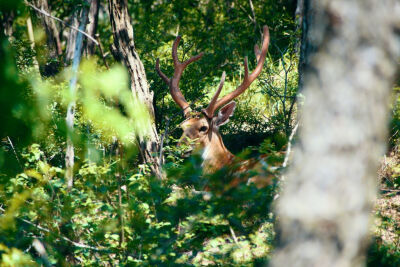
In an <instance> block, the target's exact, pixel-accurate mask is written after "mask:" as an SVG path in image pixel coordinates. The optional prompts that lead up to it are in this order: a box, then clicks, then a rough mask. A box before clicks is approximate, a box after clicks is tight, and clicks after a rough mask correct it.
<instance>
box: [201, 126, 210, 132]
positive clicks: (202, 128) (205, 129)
mask: <svg viewBox="0 0 400 267" xmlns="http://www.w3.org/2000/svg"><path fill="white" fill-rule="evenodd" d="M207 129H208V128H207V126H201V127H200V130H199V131H200V132H205V131H207Z"/></svg>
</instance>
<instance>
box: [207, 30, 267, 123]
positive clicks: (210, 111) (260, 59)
mask: <svg viewBox="0 0 400 267" xmlns="http://www.w3.org/2000/svg"><path fill="white" fill-rule="evenodd" d="M263 35H264V38H263V44H262V48H261V51H260V48H259V47H258V45H255V46H254V53H255V54H256V59H257V66H256V68H255V69H254V71H253V72H252V73H251V74H250V75H249V67H248V64H247V57H245V59H244V78H243V82H242V83H241V84H240V85H239V86H238V87H237V88H236V89H235V91H233V92H230V93H229V94H227V95H226V96H224V97H222V98H221V99H219V100H218V101H217V99H218V96H219V94H220V93H221V89H222V85H223V80H224V79H225V73H224V74H223V75H222V78H221V83H220V88H218V90H217V92H216V93H215V95H214V96H213V98H212V100H211V102H210V104H209V105H208V107H207V108H206V109H203V113H204V114H205V115H206V116H207V117H208V118H210V119H211V118H212V117H213V116H214V113H215V111H216V110H217V109H219V108H220V107H222V106H223V105H225V104H227V103H228V102H230V101H231V100H233V99H234V98H236V97H238V96H239V95H240V94H242V93H243V92H244V91H245V90H246V89H247V88H248V87H249V86H250V84H251V83H252V82H253V81H254V80H255V79H256V78H257V76H258V75H260V73H261V70H262V68H263V65H264V62H265V58H266V56H267V51H268V45H269V29H268V26H266V25H265V26H264V29H263Z"/></svg>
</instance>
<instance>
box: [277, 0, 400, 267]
mask: <svg viewBox="0 0 400 267" xmlns="http://www.w3.org/2000/svg"><path fill="white" fill-rule="evenodd" d="M303 24H305V25H306V29H305V30H306V31H305V32H304V34H305V38H304V39H303V40H305V42H306V43H305V44H303V47H302V49H303V51H302V52H303V53H304V54H303V55H304V70H305V74H304V75H305V76H304V90H303V93H304V95H305V104H304V108H303V110H302V116H301V124H302V125H301V128H300V135H299V141H298V143H297V145H296V146H295V150H294V160H293V165H292V166H291V167H290V168H289V171H288V174H287V180H286V184H284V186H283V192H282V195H281V197H280V199H279V200H278V202H277V206H276V210H277V217H278V218H279V223H280V224H279V227H278V231H277V233H278V239H279V241H278V247H277V250H276V252H275V254H274V256H273V259H272V262H271V263H272V266H363V265H364V259H365V258H364V252H365V249H366V247H367V245H368V232H369V230H370V225H369V223H370V221H371V218H370V217H371V215H372V209H371V208H372V202H373V200H374V198H375V195H376V181H377V173H376V171H377V168H378V164H379V159H380V157H381V156H382V154H383V153H384V152H385V143H386V137H387V136H386V134H387V126H388V123H387V122H388V107H389V105H388V101H389V96H390V92H391V87H392V83H393V81H394V78H395V74H396V68H397V67H398V61H397V59H398V57H399V54H400V49H399V47H400V38H399V37H400V36H399V33H400V2H398V1H397V0H381V1H375V0H320V1H317V0H305V18H304V21H303Z"/></svg>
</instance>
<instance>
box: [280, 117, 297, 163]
mask: <svg viewBox="0 0 400 267" xmlns="http://www.w3.org/2000/svg"><path fill="white" fill-rule="evenodd" d="M298 127H299V123H298V122H297V124H296V126H294V128H293V131H292V133H291V134H290V137H289V141H288V148H287V150H286V155H285V160H284V161H283V164H282V167H283V168H285V167H286V166H287V164H288V162H289V156H290V153H291V151H292V140H293V137H294V135H295V134H296V132H297V128H298Z"/></svg>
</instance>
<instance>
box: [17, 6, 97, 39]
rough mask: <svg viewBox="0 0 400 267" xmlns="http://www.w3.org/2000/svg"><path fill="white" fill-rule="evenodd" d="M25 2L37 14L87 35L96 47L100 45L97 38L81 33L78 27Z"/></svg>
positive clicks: (84, 33)
mask: <svg viewBox="0 0 400 267" xmlns="http://www.w3.org/2000/svg"><path fill="white" fill-rule="evenodd" d="M24 2H25V4H26V5H27V6H30V7H31V8H33V9H34V10H36V11H37V12H39V13H41V14H43V15H45V16H47V17H49V18H52V19H54V20H57V21H59V22H61V23H62V24H64V25H65V26H67V27H69V28H71V29H73V30H75V31H78V32H80V33H82V34H83V35H85V36H86V37H87V38H89V39H90V40H91V41H92V42H93V43H95V44H96V45H99V43H98V42H97V40H96V39H95V38H93V37H92V36H90V35H89V34H87V33H86V32H84V31H81V30H79V29H78V28H77V27H75V26H72V25H70V24H68V23H66V22H65V21H63V20H62V19H59V18H57V17H54V16H53V15H51V14H49V13H48V12H46V11H45V10H43V9H40V8H38V7H36V6H34V5H32V4H31V3H29V2H28V1H26V0H25V1H24Z"/></svg>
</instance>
